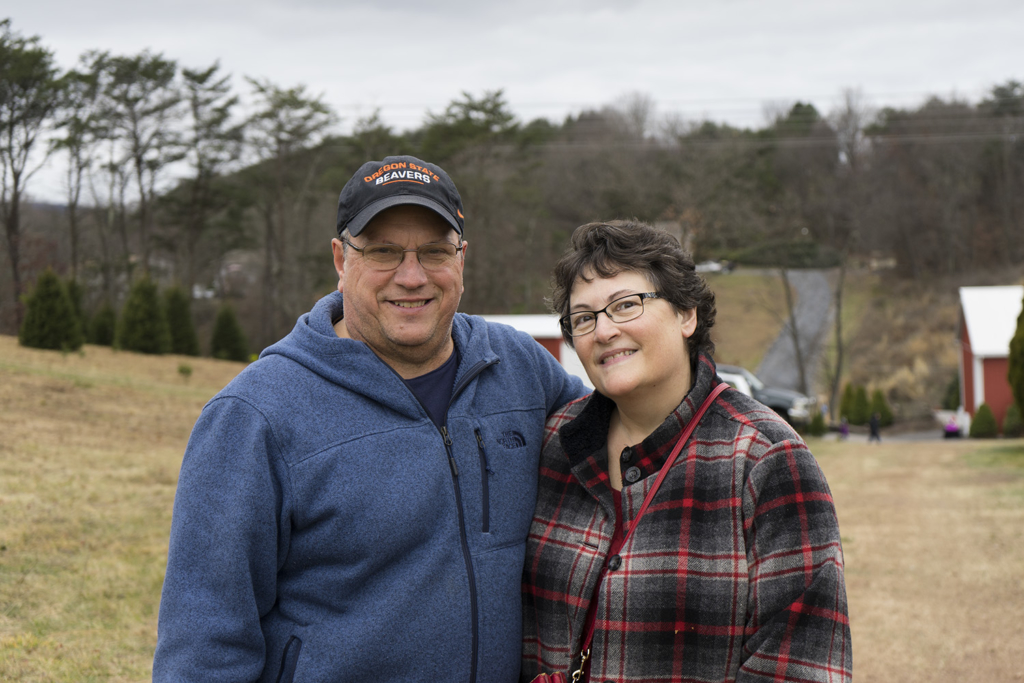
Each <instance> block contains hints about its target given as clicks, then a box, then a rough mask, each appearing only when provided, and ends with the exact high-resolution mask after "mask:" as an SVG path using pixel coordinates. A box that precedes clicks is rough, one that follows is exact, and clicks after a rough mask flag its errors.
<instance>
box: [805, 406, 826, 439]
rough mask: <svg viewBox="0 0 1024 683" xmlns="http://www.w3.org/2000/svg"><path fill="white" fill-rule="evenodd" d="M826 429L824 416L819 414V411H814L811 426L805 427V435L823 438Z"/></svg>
mask: <svg viewBox="0 0 1024 683" xmlns="http://www.w3.org/2000/svg"><path fill="white" fill-rule="evenodd" d="M827 431H828V428H827V427H826V426H825V416H824V415H822V414H821V411H820V410H816V411H814V417H812V418H811V424H809V425H808V426H807V433H808V434H810V435H811V436H824V435H825V432H827Z"/></svg>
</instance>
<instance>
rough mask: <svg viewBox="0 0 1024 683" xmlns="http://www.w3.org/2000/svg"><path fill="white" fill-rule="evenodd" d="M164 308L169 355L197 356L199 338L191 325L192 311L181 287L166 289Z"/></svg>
mask: <svg viewBox="0 0 1024 683" xmlns="http://www.w3.org/2000/svg"><path fill="white" fill-rule="evenodd" d="M164 306H165V309H166V311H167V327H168V328H169V329H170V333H171V353H177V354H180V355H182V356H198V355H199V338H198V337H197V336H196V328H195V326H194V325H192V311H191V309H190V305H189V300H188V297H187V296H185V291H184V290H183V289H182V288H181V287H171V288H170V289H168V290H167V291H166V292H164Z"/></svg>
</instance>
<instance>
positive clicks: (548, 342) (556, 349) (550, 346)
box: [534, 337, 562, 363]
mask: <svg viewBox="0 0 1024 683" xmlns="http://www.w3.org/2000/svg"><path fill="white" fill-rule="evenodd" d="M534 339H536V340H537V342H538V343H539V344H540V345H541V346H543V347H544V348H545V349H547V350H548V353H550V354H551V355H552V356H554V357H555V360H557V361H558V362H559V363H561V362H562V338H561V337H558V338H556V339H552V338H550V337H548V338H542V337H534Z"/></svg>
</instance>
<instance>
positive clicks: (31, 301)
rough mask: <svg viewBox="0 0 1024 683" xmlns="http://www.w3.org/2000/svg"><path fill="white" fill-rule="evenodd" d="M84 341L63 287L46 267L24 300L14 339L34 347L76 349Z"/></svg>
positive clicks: (58, 279) (55, 275)
mask: <svg viewBox="0 0 1024 683" xmlns="http://www.w3.org/2000/svg"><path fill="white" fill-rule="evenodd" d="M84 341H85V339H84V338H83V336H82V326H81V324H80V323H79V321H78V316H76V315H75V311H74V308H73V306H72V305H71V299H70V298H68V293H67V290H66V289H65V288H64V285H63V284H62V283H61V281H60V278H59V277H57V274H56V273H54V272H53V270H51V269H50V268H47V269H46V270H45V271H43V274H42V275H40V276H39V280H38V281H37V282H36V287H35V289H34V290H33V291H32V294H31V295H30V296H29V297H28V298H27V299H26V300H25V320H24V321H23V322H22V324H21V329H20V330H18V343H20V344H21V345H22V346H28V347H32V348H36V349H62V350H65V351H77V350H78V349H80V348H82V343H83V342H84Z"/></svg>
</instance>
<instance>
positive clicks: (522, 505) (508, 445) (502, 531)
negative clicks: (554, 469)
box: [463, 412, 543, 547]
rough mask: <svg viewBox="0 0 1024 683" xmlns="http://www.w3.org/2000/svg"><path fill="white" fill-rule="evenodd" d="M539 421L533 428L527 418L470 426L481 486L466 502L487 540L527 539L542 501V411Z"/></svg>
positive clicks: (493, 543) (502, 542)
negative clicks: (539, 473)
mask: <svg viewBox="0 0 1024 683" xmlns="http://www.w3.org/2000/svg"><path fill="white" fill-rule="evenodd" d="M536 421H537V424H536V426H535V427H533V428H530V426H529V425H528V422H527V421H526V420H516V421H500V422H497V423H496V424H479V425H476V426H474V427H473V428H472V430H471V435H472V445H471V447H470V449H469V452H471V453H472V454H473V455H474V456H475V458H474V459H475V462H474V463H473V466H472V467H471V468H470V469H471V470H472V471H473V473H474V478H475V479H477V481H478V486H476V487H474V488H475V493H474V494H473V499H471V500H464V504H465V505H466V506H467V508H471V509H472V514H470V517H469V519H470V520H474V521H473V522H471V524H473V526H474V527H475V528H474V529H471V530H472V531H475V532H478V533H480V534H482V536H481V538H482V539H483V543H484V545H485V546H489V547H500V546H504V545H509V544H512V543H522V542H523V541H525V540H526V534H527V532H528V531H529V528H530V520H531V519H532V517H533V508H534V506H535V504H536V501H537V468H538V467H539V462H540V433H541V429H542V426H543V414H542V413H539V412H538V415H537V417H536ZM467 455H468V454H467ZM463 476H465V475H463ZM463 495H464V496H465V492H464V494H463Z"/></svg>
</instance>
